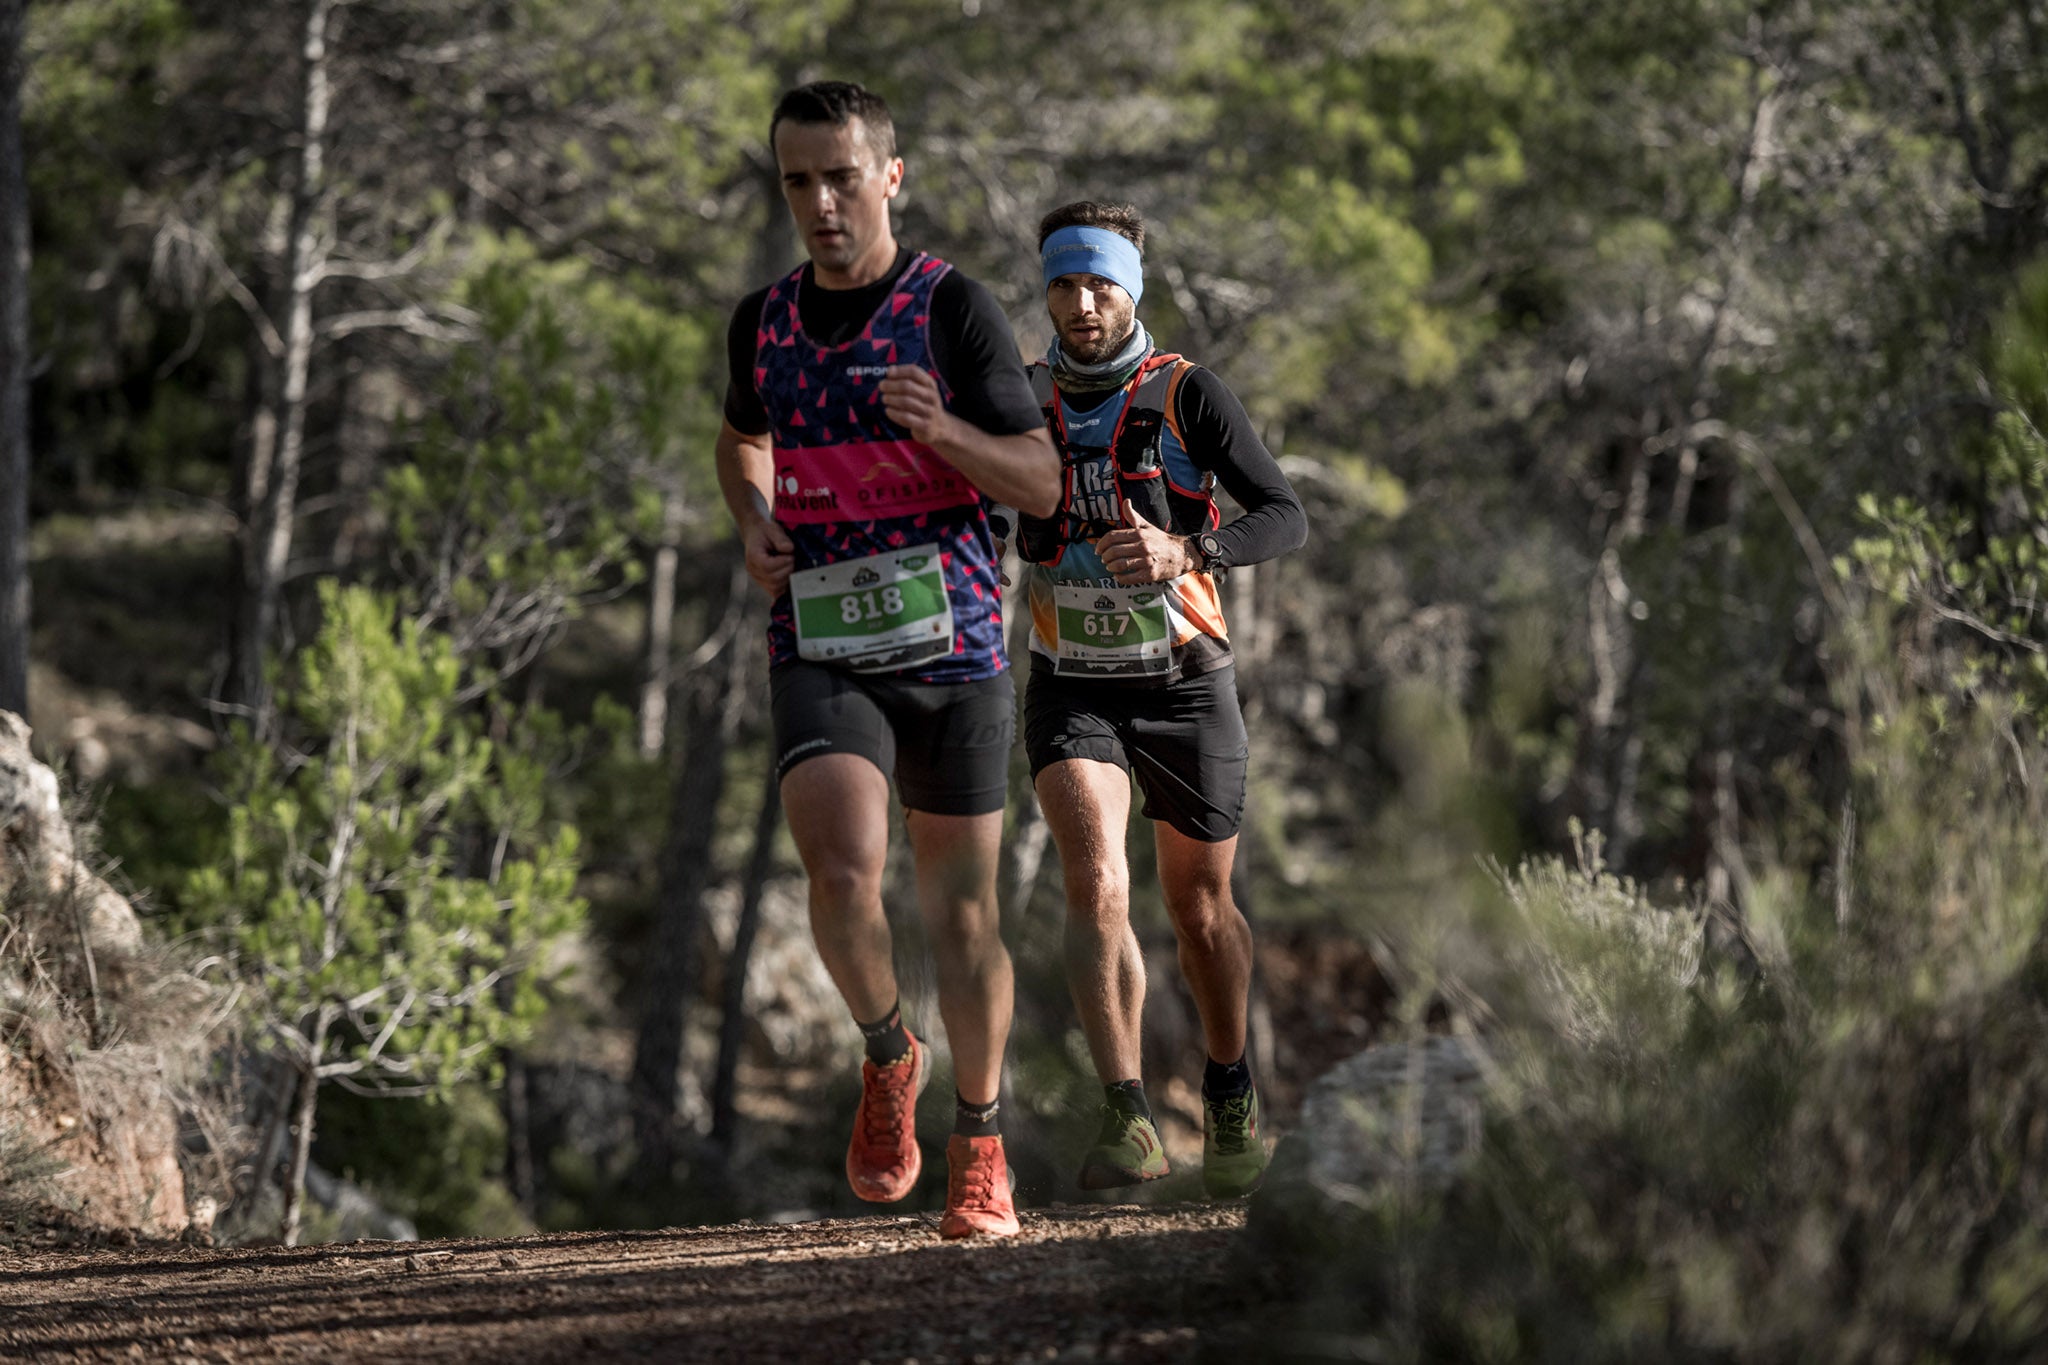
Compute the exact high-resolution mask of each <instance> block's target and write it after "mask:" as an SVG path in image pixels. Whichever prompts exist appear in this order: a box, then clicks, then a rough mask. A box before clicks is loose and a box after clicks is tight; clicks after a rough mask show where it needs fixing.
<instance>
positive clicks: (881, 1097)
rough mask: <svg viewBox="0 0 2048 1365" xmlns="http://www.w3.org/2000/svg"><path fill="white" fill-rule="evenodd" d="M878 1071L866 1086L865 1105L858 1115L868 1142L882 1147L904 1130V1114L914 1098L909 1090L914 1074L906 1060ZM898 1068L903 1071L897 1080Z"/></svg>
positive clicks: (911, 1090) (910, 1089) (912, 1092)
mask: <svg viewBox="0 0 2048 1365" xmlns="http://www.w3.org/2000/svg"><path fill="white" fill-rule="evenodd" d="M877 1069H878V1070H879V1071H880V1073H881V1074H880V1076H878V1077H877V1079H876V1080H875V1082H874V1083H873V1084H872V1085H870V1086H868V1088H867V1093H866V1095H865V1096H864V1098H865V1099H866V1101H867V1103H866V1104H865V1105H863V1106H862V1108H861V1114H862V1115H863V1117H864V1124H863V1127H864V1131H865V1132H866V1135H867V1140H868V1141H869V1142H870V1143H875V1144H881V1143H885V1142H893V1141H895V1139H896V1137H897V1135H898V1134H899V1133H901V1132H902V1131H903V1115H904V1114H905V1112H907V1111H908V1109H909V1108H910V1104H911V1101H912V1100H913V1099H914V1098H915V1094H914V1091H913V1089H912V1081H913V1080H914V1079H915V1072H914V1071H913V1069H912V1066H911V1064H910V1063H909V1062H908V1061H904V1062H899V1063H896V1064H895V1065H894V1066H891V1067H886V1068H877ZM899 1069H900V1070H901V1072H902V1075H901V1076H900V1077H899V1076H898V1075H897V1074H896V1073H897V1071H898V1070H899Z"/></svg>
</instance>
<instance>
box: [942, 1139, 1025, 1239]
mask: <svg viewBox="0 0 2048 1365" xmlns="http://www.w3.org/2000/svg"><path fill="white" fill-rule="evenodd" d="M946 1172H947V1178H946V1216H945V1217H943V1218H941V1219H940V1220H939V1236H941V1237H1014V1236H1016V1235H1017V1210H1016V1207H1015V1206H1014V1205H1013V1204H1011V1202H1010V1163H1009V1162H1008V1161H1007V1160H1006V1159H1004V1157H1003V1139H1002V1136H1001V1134H997V1135H996V1136H994V1137H962V1136H960V1134H958V1133H955V1134H953V1136H952V1137H950V1138H948V1139H946Z"/></svg>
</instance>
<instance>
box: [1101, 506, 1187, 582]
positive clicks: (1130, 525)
mask: <svg viewBox="0 0 2048 1365" xmlns="http://www.w3.org/2000/svg"><path fill="white" fill-rule="evenodd" d="M1123 507H1124V522H1125V525H1124V526H1123V527H1122V528H1121V529H1119V530H1115V531H1111V532H1110V533H1109V534H1108V535H1106V536H1102V537H1099V538H1098V539H1097V540H1096V542H1095V553H1096V555H1097V557H1099V558H1100V559H1101V560H1102V567H1103V568H1105V569H1108V570H1109V572H1110V574H1111V575H1112V576H1113V577H1115V579H1116V581H1117V582H1119V583H1121V584H1123V585H1124V586H1125V587H1127V588H1135V587H1137V586H1138V585H1139V584H1140V583H1164V582H1165V581H1166V580H1168V579H1170V578H1178V577H1180V576H1181V575H1182V574H1184V573H1186V572H1188V570H1190V569H1192V568H1194V567H1195V557H1194V555H1193V554H1191V553H1190V552H1189V550H1188V542H1187V537H1185V536H1177V535H1174V534H1173V533H1172V532H1171V531H1162V530H1160V529H1159V528H1158V527H1157V526H1154V525H1153V524H1152V523H1151V522H1149V521H1147V520H1145V517H1144V514H1143V513H1141V512H1140V511H1138V509H1137V508H1135V507H1133V506H1131V504H1130V503H1129V502H1128V501H1125V502H1124V505H1123Z"/></svg>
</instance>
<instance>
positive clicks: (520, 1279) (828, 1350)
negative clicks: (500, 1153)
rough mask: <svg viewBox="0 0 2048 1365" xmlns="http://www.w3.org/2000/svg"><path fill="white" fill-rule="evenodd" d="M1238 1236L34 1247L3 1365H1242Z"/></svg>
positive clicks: (818, 1229)
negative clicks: (831, 1363) (477, 1364)
mask: <svg viewBox="0 0 2048 1365" xmlns="http://www.w3.org/2000/svg"><path fill="white" fill-rule="evenodd" d="M1244 1217H1245V1209H1244V1206H1243V1205H1242V1204H1241V1203H1235V1204H1183V1205H1166V1206H1159V1207H1153V1208H1144V1207H1139V1206H1135V1205H1116V1206H1105V1205H1087V1206H1067V1207H1061V1206H1054V1207H1052V1208H1050V1209H1045V1210H1036V1211H1031V1212H1027V1213H1025V1214H1024V1215H1023V1224H1024V1231H1023V1233H1022V1235H1021V1236H1019V1237H1016V1238H1014V1239H1010V1240H1007V1241H1001V1242H989V1241H981V1242H967V1243H949V1242H942V1241H941V1240H940V1238H939V1235H938V1230H937V1215H936V1214H925V1215H916V1216H890V1215H880V1216H875V1217H868V1218H849V1219H830V1220H823V1221H818V1222H810V1223H793V1224H737V1225H730V1226H723V1227H703V1228H668V1229H663V1230H660V1231H653V1232H630V1233H621V1232H580V1233H552V1234H542V1235H538V1236H531V1237H518V1238H509V1239H503V1240H471V1241H445V1242H406V1243H399V1242H354V1243H346V1244H331V1245H325V1246H315V1247H301V1248H293V1249H286V1248H281V1247H267V1248H266V1247H244V1248H237V1249H232V1250H214V1249H206V1248H200V1247H195V1246H187V1245H183V1244H180V1243H142V1244H137V1245H133V1246H128V1247H116V1246H106V1245H104V1244H102V1245H95V1246H80V1245H72V1246H64V1245H61V1244H53V1243H62V1242H63V1241H64V1240H66V1235H65V1234H62V1233H58V1234H54V1235H49V1234H46V1235H42V1236H36V1237H32V1238H21V1239H18V1240H17V1241H16V1244H15V1245H14V1246H13V1247H12V1248H4V1247H0V1359H4V1360H26V1359H34V1360H37V1361H67V1362H69V1361H110V1360H111V1361H128V1360H147V1361H152V1362H156V1361H258V1360H263V1361H268V1360H319V1361H372V1360H374V1361H380V1362H381V1361H493V1362H505V1363H506V1365H510V1363H511V1362H528V1361H571V1360H575V1361H581V1360H619V1359H655V1360H698V1359H704V1360H721V1361H725V1362H736V1361H741V1360H844V1361H848V1362H853V1361H861V1360H871V1361H876V1362H880V1361H885V1360H886V1361H908V1360H916V1361H919V1362H921V1363H922V1365H936V1363H937V1362H948V1361H950V1362H969V1361H975V1362H978V1361H991V1362H994V1361H1000V1362H1012V1361H1023V1360H1034V1361H1037V1360H1087V1361H1096V1360H1105V1361H1107V1360H1114V1361H1184V1360H1194V1359H1197V1358H1220V1357H1224V1356H1235V1355H1243V1354H1245V1352H1244V1350H1243V1342H1242V1340H1241V1338H1240V1339H1239V1340H1238V1341H1237V1342H1235V1343H1233V1342H1232V1341H1231V1339H1232V1338H1238V1337H1239V1330H1238V1325H1239V1324H1240V1323H1241V1322H1242V1320H1243V1316H1244V1314H1245V1312H1246V1310H1247V1308H1248V1307H1249V1305H1250V1299H1249V1296H1248V1292H1247V1290H1246V1288H1245V1287H1244V1285H1243V1283H1242V1280H1243V1275H1244V1270H1245V1265H1246V1262H1245V1259H1244V1258H1245V1257H1246V1255H1247V1253H1246V1251H1245V1248H1244V1246H1243V1237H1242V1235H1241V1230H1242V1228H1243V1226H1244ZM1268 1344H1269V1345H1270V1342H1269V1343H1268ZM1233 1345H1234V1346H1235V1349H1233ZM1250 1354H1252V1355H1258V1354H1261V1352H1257V1351H1253V1352H1251V1353H1250Z"/></svg>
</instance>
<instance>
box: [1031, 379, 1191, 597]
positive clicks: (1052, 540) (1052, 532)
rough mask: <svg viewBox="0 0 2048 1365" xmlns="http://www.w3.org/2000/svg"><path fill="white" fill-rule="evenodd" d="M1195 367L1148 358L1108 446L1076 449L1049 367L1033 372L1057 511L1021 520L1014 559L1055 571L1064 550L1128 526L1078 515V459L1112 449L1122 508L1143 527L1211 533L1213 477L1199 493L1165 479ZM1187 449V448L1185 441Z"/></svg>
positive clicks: (1129, 386)
mask: <svg viewBox="0 0 2048 1365" xmlns="http://www.w3.org/2000/svg"><path fill="white" fill-rule="evenodd" d="M1193 368H1194V362H1192V361H1189V360H1184V359H1182V358H1181V357H1180V356H1179V355H1166V354H1161V353H1159V352H1157V351H1155V352H1153V353H1152V354H1151V355H1149V356H1147V357H1146V358H1145V360H1144V361H1143V363H1141V364H1140V365H1139V366H1138V372H1137V373H1136V374H1134V375H1132V376H1131V378H1130V381H1129V382H1128V383H1127V384H1125V385H1124V390H1123V393H1124V405H1123V410H1122V411H1121V412H1120V413H1119V414H1118V415H1117V422H1116V429H1115V430H1114V431H1112V432H1111V433H1110V437H1109V440H1108V442H1107V443H1106V446H1076V445H1073V444H1072V443H1070V442H1069V441H1068V439H1067V423H1066V418H1065V415H1064V413H1063V411H1062V404H1061V402H1060V395H1059V390H1058V387H1057V386H1056V385H1055V384H1054V383H1053V377H1052V367H1051V366H1049V365H1047V364H1046V363H1045V362H1044V361H1038V362H1036V363H1034V364H1033V365H1031V366H1030V367H1029V374H1030V377H1031V392H1032V393H1033V395H1035V396H1036V397H1037V399H1038V406H1039V409H1040V410H1041V411H1042V412H1044V414H1045V424H1046V427H1047V429H1048V430H1049V431H1051V433H1052V439H1053V444H1054V445H1055V446H1057V447H1058V448H1059V452H1060V463H1061V466H1062V473H1061V479H1062V489H1061V495H1060V510H1059V511H1057V512H1055V513H1054V514H1053V515H1051V516H1049V517H1034V516H1030V515H1028V514H1025V513H1021V512H1020V513H1019V514H1018V518H1017V553H1018V554H1019V555H1020V556H1022V557H1023V558H1024V559H1025V560H1028V561H1029V562H1031V563H1034V564H1051V563H1053V562H1055V561H1056V560H1058V559H1059V557H1060V555H1061V553H1062V552H1063V551H1065V549H1066V547H1067V546H1069V545H1071V544H1074V543H1076V542H1085V541H1091V540H1094V539H1095V538H1096V537H1097V536H1100V535H1104V534H1106V533H1107V532H1110V531H1114V530H1116V529H1118V528H1119V527H1121V526H1123V525H1125V524H1126V523H1124V522H1123V521H1121V520H1118V521H1114V522H1103V521H1101V520H1099V519H1093V518H1088V517H1084V516H1082V515H1080V514H1079V513H1078V512H1077V511H1076V497H1075V493H1076V490H1075V487H1074V469H1075V465H1076V463H1077V461H1078V460H1080V459H1083V458H1087V457H1091V456H1092V457H1095V458H1099V457H1100V455H1101V453H1102V452H1103V451H1104V450H1105V449H1107V451H1108V452H1109V455H1110V458H1111V463H1112V465H1113V466H1114V468H1115V471H1116V492H1117V497H1118V499H1119V500H1120V501H1121V502H1124V503H1128V504H1129V505H1131V506H1132V507H1135V508H1136V509H1137V510H1138V512H1139V514H1140V515H1141V516H1143V517H1144V518H1145V520H1147V521H1149V522H1151V523H1152V524H1153V525H1154V526H1157V527H1160V528H1161V529H1162V530H1168V531H1172V532H1173V533H1174V534H1175V535H1183V536H1186V535H1195V534H1197V533H1199V532H1202V531H1208V530H1213V529H1215V527H1216V526H1217V525H1218V524H1219V522H1220V520H1221V518H1220V516H1219V514H1218V512H1217V510H1216V500H1215V498H1214V497H1213V496H1212V490H1213V489H1214V488H1215V486H1216V476H1215V475H1214V474H1210V473H1207V472H1204V473H1203V475H1202V480H1201V486H1200V487H1199V488H1182V487H1180V486H1179V485H1178V484H1176V483H1174V482H1173V480H1172V479H1171V478H1170V477H1169V476H1168V474H1167V471H1166V464H1165V461H1164V460H1163V459H1162V458H1161V447H1162V445H1163V444H1164V442H1165V439H1166V433H1167V432H1168V431H1169V430H1171V431H1173V433H1174V434H1175V435H1176V436H1178V435H1179V434H1180V424H1179V421H1178V420H1177V419H1176V418H1175V417H1174V416H1173V404H1174V399H1175V397H1176V396H1177V394H1178V393H1179V391H1180V385H1181V382H1182V380H1183V379H1184V378H1185V377H1186V375H1187V372H1188V371H1189V370H1192V369H1193ZM1183 444H1185V443H1184V442H1183Z"/></svg>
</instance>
